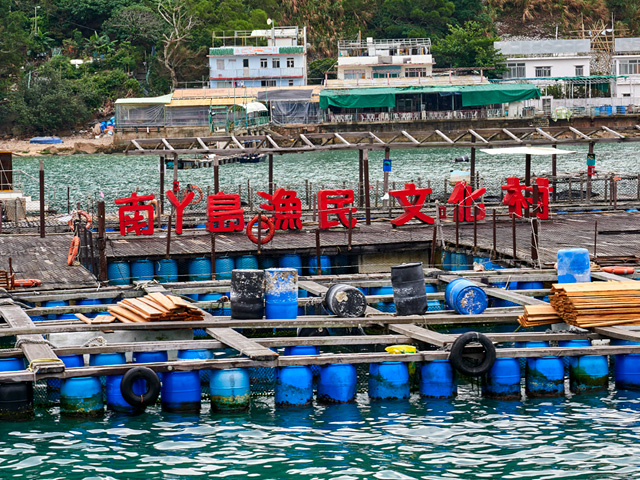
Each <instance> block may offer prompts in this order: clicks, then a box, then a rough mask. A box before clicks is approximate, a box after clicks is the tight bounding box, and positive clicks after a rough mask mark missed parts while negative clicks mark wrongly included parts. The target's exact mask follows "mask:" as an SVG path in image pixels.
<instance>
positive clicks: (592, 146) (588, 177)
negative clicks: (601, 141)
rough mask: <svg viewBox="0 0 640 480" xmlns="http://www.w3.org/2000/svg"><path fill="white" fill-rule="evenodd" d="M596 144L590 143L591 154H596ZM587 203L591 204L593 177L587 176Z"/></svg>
mask: <svg viewBox="0 0 640 480" xmlns="http://www.w3.org/2000/svg"><path fill="white" fill-rule="evenodd" d="M594 146H595V143H594V142H589V153H594V152H593V150H594ZM587 202H588V203H591V175H587Z"/></svg>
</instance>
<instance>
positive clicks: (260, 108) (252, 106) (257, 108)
mask: <svg viewBox="0 0 640 480" xmlns="http://www.w3.org/2000/svg"><path fill="white" fill-rule="evenodd" d="M243 106H244V107H245V109H246V110H247V113H253V112H266V111H267V107H266V106H265V105H264V104H263V103H260V102H249V103H247V104H246V105H243Z"/></svg>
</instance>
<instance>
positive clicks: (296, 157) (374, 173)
mask: <svg viewBox="0 0 640 480" xmlns="http://www.w3.org/2000/svg"><path fill="white" fill-rule="evenodd" d="M563 148H566V149H572V150H576V153H574V154H568V155H562V156H558V171H559V172H563V171H577V170H585V169H586V152H587V146H586V145H576V146H568V147H563ZM465 154H466V155H468V154H469V151H468V150H467V149H451V150H449V149H421V150H392V159H393V170H392V173H391V175H390V181H391V182H397V183H398V187H399V186H400V185H402V183H403V182H405V181H412V180H413V181H416V182H417V181H418V179H419V178H420V179H421V182H422V185H423V186H425V185H426V184H427V181H430V182H431V187H432V188H433V190H434V192H436V191H441V190H442V189H443V184H444V179H445V177H448V175H449V173H450V171H451V170H453V169H459V168H468V164H465V163H462V164H461V163H458V164H456V163H454V162H453V159H454V158H455V157H458V156H461V155H465ZM596 154H597V167H598V168H599V169H601V170H611V171H616V172H618V173H637V172H640V158H639V157H638V155H637V151H636V147H635V146H634V145H633V144H631V145H623V144H600V145H597V146H596ZM382 157H383V152H380V151H377V152H372V153H371V154H370V168H369V169H370V179H371V184H372V185H373V186H375V184H376V181H379V182H381V181H382V178H383V174H382ZM14 168H16V169H20V170H23V171H25V172H27V173H28V174H30V175H32V176H34V177H36V178H37V177H38V158H36V157H16V158H14ZM477 170H478V171H479V172H480V174H481V175H482V177H483V182H484V185H486V186H487V188H488V190H489V193H490V194H493V195H498V194H499V193H498V192H499V186H500V185H501V184H502V180H503V178H504V177H506V176H510V175H524V156H523V155H508V156H494V155H488V154H485V153H482V152H478V153H477ZM532 170H533V172H534V173H536V174H542V173H544V172H550V171H551V159H550V157H547V156H534V157H533V159H532ZM45 172H46V173H45V176H46V179H45V181H46V183H47V184H48V185H50V188H49V189H48V193H50V192H54V191H55V198H56V202H55V204H56V206H57V207H58V208H59V209H60V211H66V208H67V187H69V188H70V200H71V205H72V206H73V205H74V204H75V203H76V202H81V204H82V205H83V207H86V205H87V203H88V197H92V198H93V199H94V201H95V200H97V199H99V198H101V194H103V195H104V196H105V197H104V198H105V200H106V202H107V208H109V207H110V206H111V207H112V208H115V205H113V199H114V198H118V197H124V196H128V195H130V194H131V192H132V191H133V190H134V189H135V188H139V194H148V193H156V194H157V191H158V188H159V159H158V157H156V156H127V155H73V156H51V157H46V158H45ZM220 176H221V179H220V183H221V188H222V189H223V190H224V191H225V192H226V193H237V192H238V188H239V187H240V189H241V190H242V191H244V192H246V187H247V182H248V181H249V182H251V186H252V188H258V189H260V188H261V189H263V190H267V189H268V184H267V182H268V165H267V162H263V163H258V164H232V165H223V166H221V167H220ZM178 178H179V180H180V181H181V183H182V184H186V183H195V184H197V185H199V186H200V187H201V188H202V189H203V190H204V191H205V192H206V187H207V186H209V187H211V188H213V168H203V169H194V170H180V171H179V174H178ZM171 179H172V173H171V172H168V175H167V178H166V183H165V188H166V189H167V190H168V189H169V188H170V185H171V184H170V180H171ZM274 179H275V182H276V183H277V184H278V185H279V186H290V187H291V188H293V189H295V190H297V191H298V195H299V196H300V197H303V196H304V192H305V180H309V181H311V182H312V183H313V184H314V188H315V189H316V190H317V189H318V188H320V187H322V186H324V187H341V186H343V185H345V184H346V185H347V186H350V187H351V188H353V186H354V185H355V184H356V183H357V180H358V153H357V152H321V153H312V154H308V153H307V154H290V155H282V156H275V157H274ZM24 188H25V191H26V193H27V194H29V195H32V196H33V197H34V199H35V198H37V197H38V193H37V192H38V184H37V181H34V180H32V179H29V178H27V177H25V181H24ZM257 200H260V199H259V198H257V197H256V201H257ZM52 203H53V202H52Z"/></svg>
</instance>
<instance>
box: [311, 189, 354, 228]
mask: <svg viewBox="0 0 640 480" xmlns="http://www.w3.org/2000/svg"><path fill="white" fill-rule="evenodd" d="M353 199H354V195H353V190H320V191H319V192H318V209H319V217H320V222H319V224H320V225H319V226H320V229H321V230H326V229H328V228H331V227H335V226H337V225H338V223H342V225H344V226H345V227H347V228H349V218H348V217H347V213H349V210H351V213H355V212H357V211H358V210H356V209H355V208H353V207H351V208H348V207H345V205H350V204H352V203H353ZM329 215H337V216H338V220H339V222H338V220H329ZM357 222H358V221H357V220H356V219H355V218H352V219H351V228H353V227H355V226H356V223H357Z"/></svg>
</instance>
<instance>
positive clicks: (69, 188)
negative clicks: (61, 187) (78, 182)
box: [67, 185, 71, 213]
mask: <svg viewBox="0 0 640 480" xmlns="http://www.w3.org/2000/svg"><path fill="white" fill-rule="evenodd" d="M67 213H71V186H70V185H67Z"/></svg>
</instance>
